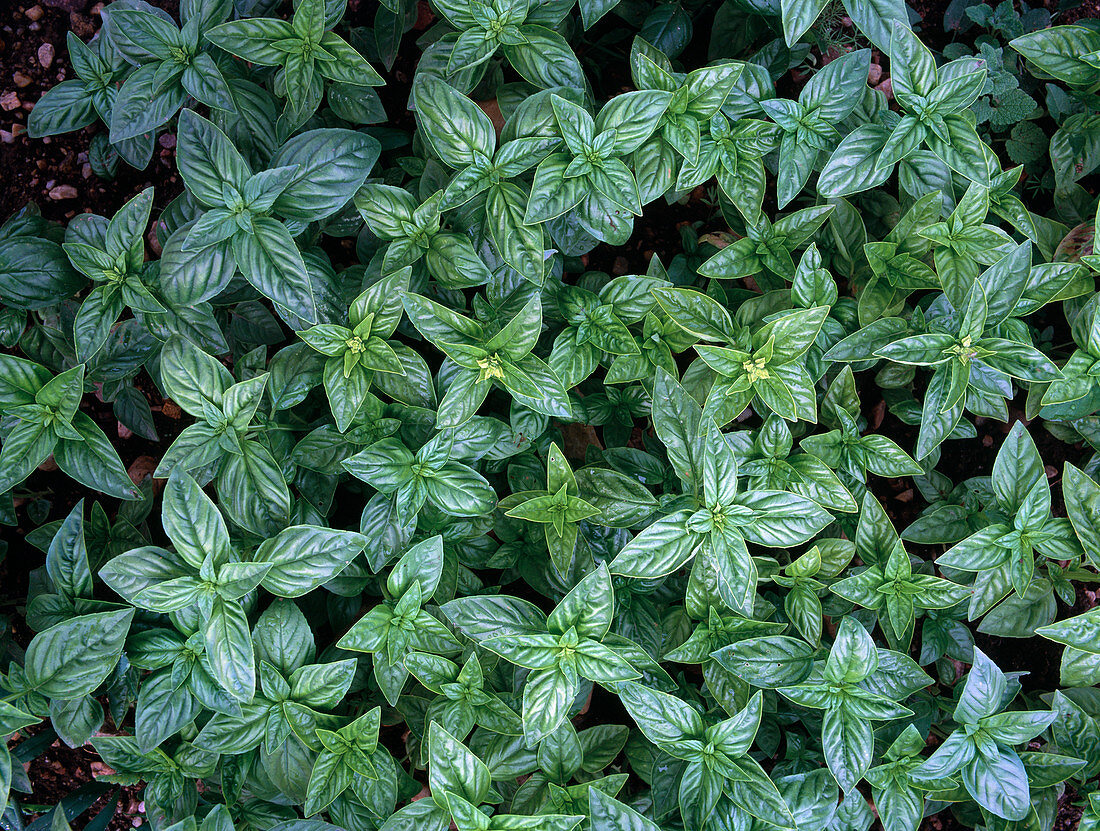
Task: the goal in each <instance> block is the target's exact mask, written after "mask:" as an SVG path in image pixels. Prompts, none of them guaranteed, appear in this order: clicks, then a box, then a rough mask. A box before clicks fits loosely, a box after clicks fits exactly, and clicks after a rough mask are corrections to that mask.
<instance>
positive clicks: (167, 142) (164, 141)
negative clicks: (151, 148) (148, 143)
mask: <svg viewBox="0 0 1100 831" xmlns="http://www.w3.org/2000/svg"><path fill="white" fill-rule="evenodd" d="M157 144H159V145H160V146H161V147H163V148H164V149H165V150H171V149H172V148H173V147H175V146H176V137H175V136H173V135H172V134H171V133H164V134H163V135H162V136H160V138H158V139H157Z"/></svg>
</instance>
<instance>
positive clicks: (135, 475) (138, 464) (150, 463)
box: [119, 425, 157, 485]
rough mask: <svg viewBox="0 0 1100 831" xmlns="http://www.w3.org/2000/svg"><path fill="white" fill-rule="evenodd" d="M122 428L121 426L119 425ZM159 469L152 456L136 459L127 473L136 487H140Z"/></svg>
mask: <svg viewBox="0 0 1100 831" xmlns="http://www.w3.org/2000/svg"><path fill="white" fill-rule="evenodd" d="M119 426H121V425H119ZM156 469H157V460H156V459H154V458H153V457H152V456H138V457H137V458H136V459H134V461H133V463H132V464H131V465H130V467H129V468H127V469H126V472H127V473H128V474H129V475H130V481H131V482H133V483H134V484H135V485H140V484H141V483H142V482H144V481H145V480H146V479H148V478H149V477H150V476H152V475H153V471H154V470H156Z"/></svg>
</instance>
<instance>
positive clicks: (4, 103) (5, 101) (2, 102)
mask: <svg viewBox="0 0 1100 831" xmlns="http://www.w3.org/2000/svg"><path fill="white" fill-rule="evenodd" d="M22 103H23V102H22V101H20V100H19V96H18V95H16V94H15V93H14V92H10V91H9V92H5V93H4V94H3V95H0V109H2V110H4V111H6V112H9V113H10V112H11V111H12V110H17V109H19V107H20V106H21V105H22Z"/></svg>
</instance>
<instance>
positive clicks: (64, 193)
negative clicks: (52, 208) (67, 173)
mask: <svg viewBox="0 0 1100 831" xmlns="http://www.w3.org/2000/svg"><path fill="white" fill-rule="evenodd" d="M77 195H78V194H77V191H76V188H74V187H73V186H72V185H55V186H54V187H52V188H50V199H52V200H53V201H55V202H60V201H61V200H62V199H76V197H77Z"/></svg>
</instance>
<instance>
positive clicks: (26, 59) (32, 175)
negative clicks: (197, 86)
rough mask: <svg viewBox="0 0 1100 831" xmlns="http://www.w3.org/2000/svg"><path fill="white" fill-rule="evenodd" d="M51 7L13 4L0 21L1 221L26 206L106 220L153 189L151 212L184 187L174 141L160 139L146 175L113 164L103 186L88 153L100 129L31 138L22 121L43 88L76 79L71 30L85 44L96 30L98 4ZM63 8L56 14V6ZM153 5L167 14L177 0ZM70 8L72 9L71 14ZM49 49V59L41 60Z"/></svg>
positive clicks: (68, 2)
mask: <svg viewBox="0 0 1100 831" xmlns="http://www.w3.org/2000/svg"><path fill="white" fill-rule="evenodd" d="M52 2H53V3H54V5H52V6H51V5H47V4H46V3H44V2H43V3H42V4H40V5H35V4H34V3H32V2H27V1H26V0H24V1H23V2H18V1H17V0H12V1H11V2H10V3H5V4H3V12H2V15H3V16H2V17H0V171H3V176H4V186H3V187H2V188H0V221H2V220H3V219H6V218H7V217H8V216H9V215H11V214H12V213H13V212H15V211H16V210H19V209H20V208H22V207H23V206H24V205H25V204H26V203H27V202H35V203H37V204H38V206H39V208H40V209H41V211H42V214H43V216H45V217H46V218H48V219H54V220H62V221H63V220H68V219H71V218H72V217H73V216H75V215H76V214H77V213H80V212H88V211H91V212H93V213H97V214H100V215H102V216H111V215H113V214H114V212H115V211H116V210H118V208H120V207H121V206H122V205H123V204H124V203H125V202H126V201H127V200H128V199H130V198H131V197H132V196H134V195H135V194H137V193H138V192H140V191H142V190H144V189H145V188H147V187H150V186H156V207H157V208H163V207H164V206H165V205H167V204H168V203H169V202H170V201H171V200H172V199H173V198H175V197H176V196H177V195H178V194H179V193H180V191H181V190H182V189H183V186H182V183H181V182H180V180H179V177H178V175H177V174H176V172H175V152H174V150H173V149H172V148H173V147H174V146H175V139H174V137H173V136H171V135H165V136H162V137H161V139H160V143H159V144H158V146H157V150H156V152H155V153H154V156H153V161H152V163H151V164H150V165H149V167H148V168H147V169H146V170H134V169H133V168H131V167H130V166H129V165H127V164H126V163H125V162H119V165H118V169H117V172H116V178H115V179H114V180H113V181H102V180H100V179H98V178H96V176H95V175H94V174H93V173H92V169H91V165H90V164H89V163H88V147H89V145H90V143H91V140H92V136H93V135H94V134H95V133H96V132H97V131H99V130H103V129H104V127H103V125H101V124H97V125H94V126H91V127H87V128H85V129H83V130H79V131H77V132H74V133H66V134H64V135H61V136H52V137H47V138H42V139H31V138H29V137H28V136H27V133H26V123H27V115H28V113H29V112H30V110H31V109H32V108H33V105H34V103H35V102H36V101H37V100H38V99H39V98H40V97H41V96H42V94H43V93H44V92H45V91H46V90H48V89H49V88H50V87H53V86H55V85H56V84H57V83H59V82H60V81H65V80H69V79H72V78H74V77H76V76H75V73H74V72H73V68H72V64H71V63H70V62H69V54H68V50H67V48H66V46H65V38H66V33H67V32H69V31H70V30H71V31H73V32H75V33H76V34H78V35H79V36H80V37H81V38H83V39H84V40H88V39H89V38H90V37H91V36H92V35H93V34H94V33H95V32H96V31H98V30H99V27H100V25H101V19H100V15H99V9H100V8H101V7H102V5H103V4H102V3H97V4H96V5H95V6H94V7H93V8H91V9H87V4H86V3H84V2H81V0H52ZM58 5H60V6H63V7H62V8H58V7H56V6H58ZM154 5H158V6H161V7H163V8H166V9H168V10H174V8H175V7H176V6H177V2H176V0H170V2H165V0H161V2H155V3H154ZM69 9H75V10H73V11H70V10H69ZM50 48H52V49H53V55H52V58H50V56H49V55H48V54H47V53H48V52H49V49H50Z"/></svg>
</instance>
